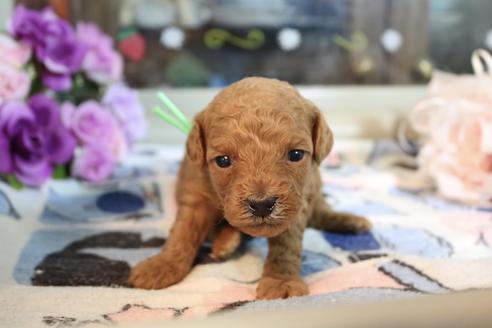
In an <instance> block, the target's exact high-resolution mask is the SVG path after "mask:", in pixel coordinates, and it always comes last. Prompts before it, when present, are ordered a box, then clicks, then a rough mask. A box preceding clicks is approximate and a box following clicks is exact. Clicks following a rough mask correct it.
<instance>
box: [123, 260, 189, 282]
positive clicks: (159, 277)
mask: <svg viewBox="0 0 492 328" xmlns="http://www.w3.org/2000/svg"><path fill="white" fill-rule="evenodd" d="M187 273H188V269H187V268H186V267H185V266H183V265H182V264H180V263H176V260H174V261H173V260H172V259H170V257H167V256H163V255H162V254H158V255H155V256H152V257H150V258H148V259H146V260H145V261H142V262H140V263H139V264H137V265H136V266H135V267H134V268H133V270H132V272H131V273H130V278H129V279H128V282H129V283H130V285H132V286H133V287H135V288H142V289H161V288H164V287H168V286H170V285H173V284H175V283H177V282H178V281H180V280H181V279H183V278H184V277H185V276H186V274H187Z"/></svg>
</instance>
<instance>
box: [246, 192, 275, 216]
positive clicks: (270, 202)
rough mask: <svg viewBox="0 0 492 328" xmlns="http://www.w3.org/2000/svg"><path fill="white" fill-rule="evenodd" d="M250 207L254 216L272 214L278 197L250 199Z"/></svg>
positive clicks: (248, 201)
mask: <svg viewBox="0 0 492 328" xmlns="http://www.w3.org/2000/svg"><path fill="white" fill-rule="evenodd" d="M247 203H248V209H249V211H250V212H251V214H253V215H254V216H259V217H262V218H264V217H265V216H268V215H270V213H272V212H273V209H274V208H275V204H276V203H277V197H269V198H265V199H248V200H247Z"/></svg>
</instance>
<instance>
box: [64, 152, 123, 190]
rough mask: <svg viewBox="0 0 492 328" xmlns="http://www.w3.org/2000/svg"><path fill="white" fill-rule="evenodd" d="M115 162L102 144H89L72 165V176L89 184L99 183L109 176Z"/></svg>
mask: <svg viewBox="0 0 492 328" xmlns="http://www.w3.org/2000/svg"><path fill="white" fill-rule="evenodd" d="M115 166H116V160H115V158H114V157H113V156H112V154H111V151H110V149H109V148H107V147H106V146H105V145H104V144H97V143H96V144H91V145H88V146H85V147H83V148H82V151H81V152H80V154H78V156H76V157H75V161H74V163H73V168H72V170H73V175H74V176H76V177H80V178H82V179H84V180H87V181H90V182H100V181H103V180H104V179H106V178H107V177H109V176H110V175H111V173H112V172H113V170H114V168H115Z"/></svg>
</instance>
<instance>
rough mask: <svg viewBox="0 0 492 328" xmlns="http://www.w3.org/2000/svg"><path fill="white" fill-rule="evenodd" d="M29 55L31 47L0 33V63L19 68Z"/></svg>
mask: <svg viewBox="0 0 492 328" xmlns="http://www.w3.org/2000/svg"><path fill="white" fill-rule="evenodd" d="M30 57H31V48H30V47H29V46H28V45H26V44H22V43H17V42H16V41H14V40H12V39H11V38H10V37H9V36H7V35H4V34H0V63H2V64H4V65H8V66H11V67H14V68H21V67H22V66H23V65H24V64H25V63H26V62H27V61H28V60H29V58H30Z"/></svg>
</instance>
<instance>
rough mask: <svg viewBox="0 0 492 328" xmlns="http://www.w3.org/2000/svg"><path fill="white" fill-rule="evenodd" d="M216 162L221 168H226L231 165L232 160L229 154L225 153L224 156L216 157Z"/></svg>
mask: <svg viewBox="0 0 492 328" xmlns="http://www.w3.org/2000/svg"><path fill="white" fill-rule="evenodd" d="M215 163H217V165H218V166H219V167H221V168H226V167H229V166H231V164H232V161H231V158H230V157H229V156H227V155H224V156H217V157H215Z"/></svg>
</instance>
